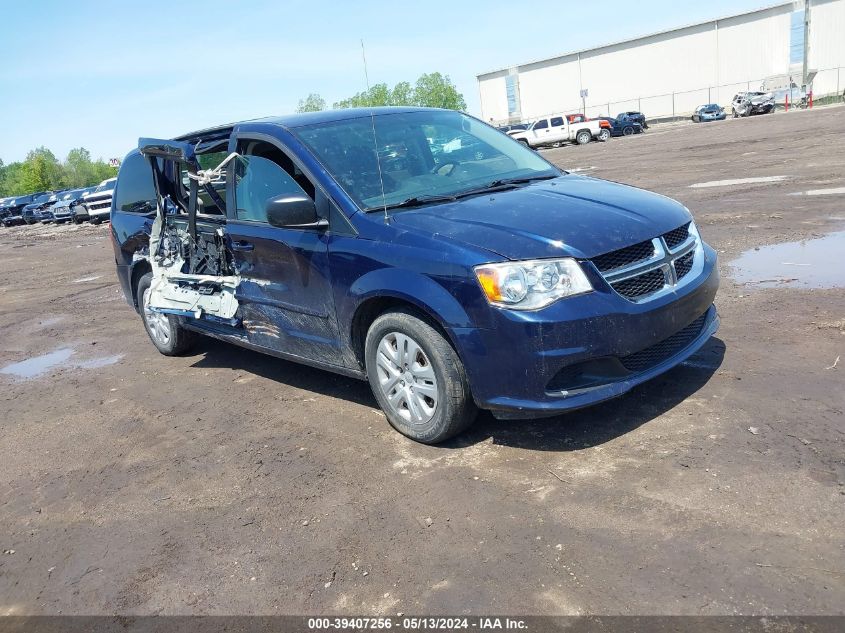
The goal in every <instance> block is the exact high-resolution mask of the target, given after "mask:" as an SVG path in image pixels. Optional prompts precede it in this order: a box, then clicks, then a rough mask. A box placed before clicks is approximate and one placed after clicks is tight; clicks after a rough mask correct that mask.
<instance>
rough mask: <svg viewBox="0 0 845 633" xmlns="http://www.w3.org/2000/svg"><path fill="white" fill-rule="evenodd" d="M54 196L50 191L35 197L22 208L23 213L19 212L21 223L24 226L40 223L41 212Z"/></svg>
mask: <svg viewBox="0 0 845 633" xmlns="http://www.w3.org/2000/svg"><path fill="white" fill-rule="evenodd" d="M54 195H55V194H54V193H53V192H52V191H48V192H46V193H42V194H41V195H39V196H36V197H35V199H34V200H33V201H32V202H30V203H29V204H28V205H26V206H25V207H24V208H23V211H22V212H21V216H23V221H24V222H25V223H26V224H37V223H38V222H41V218H42V214H41V210H42V209H44V208H45V207H46V206H47V205H48V204H50V198H52V197H53V196H54Z"/></svg>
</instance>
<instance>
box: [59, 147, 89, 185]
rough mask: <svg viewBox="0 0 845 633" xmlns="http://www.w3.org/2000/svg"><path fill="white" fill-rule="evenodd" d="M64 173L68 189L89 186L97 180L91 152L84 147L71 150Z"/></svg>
mask: <svg viewBox="0 0 845 633" xmlns="http://www.w3.org/2000/svg"><path fill="white" fill-rule="evenodd" d="M64 171H65V178H66V180H67V186H68V187H73V188H77V187H87V186H89V185H90V184H91V183H92V181H93V180H94V179H95V178H94V165H93V163H92V162H91V152H89V151H88V150H87V149H85V148H84V147H76V148H74V149H72V150H70V151H69V152H68V153H67V158H66V159H65V163H64Z"/></svg>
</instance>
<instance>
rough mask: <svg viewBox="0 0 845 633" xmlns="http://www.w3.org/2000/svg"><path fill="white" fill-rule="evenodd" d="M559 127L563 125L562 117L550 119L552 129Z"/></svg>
mask: <svg viewBox="0 0 845 633" xmlns="http://www.w3.org/2000/svg"><path fill="white" fill-rule="evenodd" d="M561 125H563V117H562V116H556V117H552V127H560V126H561Z"/></svg>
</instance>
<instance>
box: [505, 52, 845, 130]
mask: <svg viewBox="0 0 845 633" xmlns="http://www.w3.org/2000/svg"><path fill="white" fill-rule="evenodd" d="M765 81H766V79H749V80H747V81H742V82H738V83H732V84H723V85H719V86H709V87H707V88H699V89H697V90H684V91H678V92H670V93H667V94H661V95H650V96H640V97H632V98H630V99H623V100H621V101H607V102H604V103H593V102H591V101H590V100H589V99H587V102H586V107H584V106H583V104H582V103H581V102H577V103H573V104H569V106H568V107H561V108H558V109H556V110H555V111H554V112H547V113H544V114H537V115H535V116H531V117H523V122H528V121H535V120H537V119H540V118H543V117H546V116H551V115H552V114H557V113H561V112H584V114H586V115H587V116H588V117H599V116H611V117H612V116H616V115H617V114H619V113H620V112H628V111H634V110H636V111H637V112H643V113H644V114H645V115H646V117H647V118H648V119H650V120H653V119H673V118H680V117H684V118H685V117H689V116H691V115H692V113H693V111H694V110H695V109H696V108H697V107H698V106H700V105H704V104H707V103H718V104H719V105H721V106H722V107H724V108H725V109H726V110H727V111H728V112H729V113H730V108H729V106H730V103H731V100H732V99H733V97H734V95H735V94H736V93H738V92H744V91H745V92H748V91H755V90H761V87H762V86H763V85H764V82H765ZM810 89H811V90H812V92H813V99H814V100H818V99H825V98H832V97H836V98H838V97H840V96H841V95H842V91H843V90H845V68H843V67H841V66H840V67H837V68H826V69H824V70H820V71H818V73H817V74H816V76H815V78H814V79H813V83H812V85H811V86H810ZM768 90H771V88H767V91H768ZM781 103H782V98H781ZM509 122H510V123H514V122H515V121H513V120H503V121H497V122H496V124H497V125H500V124H506V123H509Z"/></svg>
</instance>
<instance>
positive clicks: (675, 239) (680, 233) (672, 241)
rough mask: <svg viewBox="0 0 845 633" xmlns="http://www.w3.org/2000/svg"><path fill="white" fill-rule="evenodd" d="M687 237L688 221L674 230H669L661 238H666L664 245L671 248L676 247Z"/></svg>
mask: <svg viewBox="0 0 845 633" xmlns="http://www.w3.org/2000/svg"><path fill="white" fill-rule="evenodd" d="M688 237H689V222H687V223H686V224H684V225H683V226H679V227H678V228H677V229H675V230H674V231H669V232H668V233H664V234H663V239H664V240H666V245H667V246H668V247H669V248H671V249H673V250H674V249H675V248H677V247H678V246H679V245H680V244H683V243H684V242H686V241H687V238H688Z"/></svg>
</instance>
